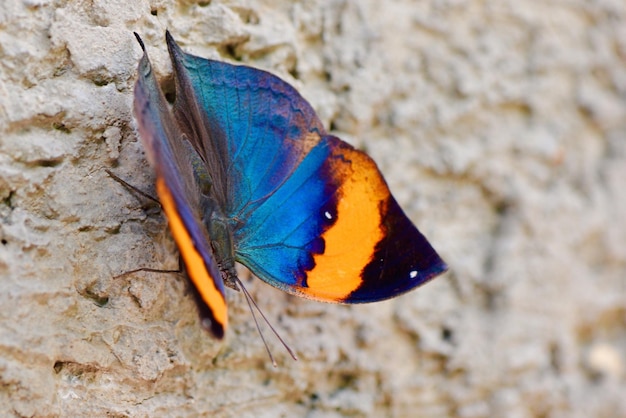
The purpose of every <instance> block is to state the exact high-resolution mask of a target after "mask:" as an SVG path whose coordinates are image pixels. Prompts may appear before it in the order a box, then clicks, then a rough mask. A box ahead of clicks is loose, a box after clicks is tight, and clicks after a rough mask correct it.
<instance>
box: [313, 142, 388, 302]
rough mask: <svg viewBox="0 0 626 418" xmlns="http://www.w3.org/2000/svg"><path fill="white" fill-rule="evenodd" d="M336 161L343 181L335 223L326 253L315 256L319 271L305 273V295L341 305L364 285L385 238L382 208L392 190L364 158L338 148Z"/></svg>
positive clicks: (326, 237) (326, 234)
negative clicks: (366, 270)
mask: <svg viewBox="0 0 626 418" xmlns="http://www.w3.org/2000/svg"><path fill="white" fill-rule="evenodd" d="M332 160H335V161H336V163H337V164H336V165H333V169H335V168H337V169H338V170H336V171H334V172H333V175H334V176H336V178H339V179H340V181H341V186H340V187H339V190H338V192H339V195H340V198H339V200H338V202H337V212H336V217H337V219H336V221H335V223H334V224H333V225H332V226H331V227H330V228H329V229H328V230H326V232H324V234H323V235H322V237H323V238H324V242H325V250H324V253H323V254H318V255H315V256H314V260H315V267H314V268H313V269H312V270H311V271H309V272H308V273H307V279H306V281H307V286H308V287H305V288H303V289H302V290H304V291H305V293H306V294H308V295H309V296H311V297H313V298H316V299H323V300H324V299H325V300H329V299H330V300H334V301H337V302H341V301H343V300H344V299H345V298H347V297H348V296H349V295H350V293H352V292H353V291H355V290H356V289H358V288H359V287H360V286H361V284H362V282H363V279H362V271H363V268H364V267H365V266H366V265H367V264H368V263H369V262H370V260H371V258H372V256H373V255H374V253H375V250H376V245H377V244H378V242H380V241H381V240H382V238H383V237H384V234H385V231H384V230H383V229H381V221H382V218H381V209H382V208H381V206H382V205H383V204H385V202H386V201H387V199H388V198H389V189H388V188H387V185H386V184H385V181H384V180H383V178H382V176H381V174H380V172H379V171H378V167H376V164H375V163H374V161H372V159H371V158H369V157H368V156H367V155H366V154H364V153H362V152H360V151H358V150H355V149H353V148H352V147H350V148H348V147H341V148H339V147H338V148H336V149H335V150H333V156H332V157H331V158H330V159H329V161H332ZM324 215H325V216H331V215H330V214H328V213H326V214H324Z"/></svg>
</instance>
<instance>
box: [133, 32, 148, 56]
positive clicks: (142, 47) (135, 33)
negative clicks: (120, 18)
mask: <svg viewBox="0 0 626 418" xmlns="http://www.w3.org/2000/svg"><path fill="white" fill-rule="evenodd" d="M133 35H135V39H137V42H139V46H141V50H142V51H143V52H144V53H145V52H146V45H144V43H143V39H141V36H139V34H138V33H137V32H133Z"/></svg>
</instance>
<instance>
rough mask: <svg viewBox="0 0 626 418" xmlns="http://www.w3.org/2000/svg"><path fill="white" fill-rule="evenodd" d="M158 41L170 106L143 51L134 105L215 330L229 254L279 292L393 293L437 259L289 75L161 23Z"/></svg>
mask: <svg viewBox="0 0 626 418" xmlns="http://www.w3.org/2000/svg"><path fill="white" fill-rule="evenodd" d="M167 44H168V49H169V53H170V57H171V59H172V64H173V67H174V78H175V82H176V100H175V102H174V104H173V111H171V110H170V109H169V105H168V103H167V102H166V101H165V99H164V97H163V94H162V93H161V91H160V89H159V87H158V85H157V83H156V80H155V78H154V75H153V73H152V70H151V67H150V63H149V61H148V58H147V55H146V54H145V52H144V56H143V58H142V60H141V62H140V64H139V79H138V81H137V84H136V87H135V115H136V117H137V120H138V126H139V133H140V136H141V138H142V141H143V142H144V145H145V147H146V149H147V151H148V157H149V160H150V161H151V163H152V165H153V166H154V168H155V170H156V175H157V192H158V194H159V198H160V200H161V202H162V203H163V202H164V201H165V202H166V203H165V204H164V205H163V206H164V210H165V212H166V215H167V217H168V219H169V221H170V229H171V230H172V234H173V236H174V239H175V240H176V243H177V245H178V247H179V249H180V250H181V255H182V258H183V261H184V264H185V268H186V271H187V274H188V276H189V278H190V279H191V282H192V283H193V285H194V291H195V294H196V296H197V300H198V302H199V307H200V314H201V316H202V317H203V318H204V319H206V321H205V326H207V327H208V328H209V329H210V330H211V331H212V332H213V334H214V335H215V336H217V337H221V336H222V335H223V332H224V329H225V328H226V324H227V315H226V305H225V302H224V297H223V294H224V286H223V284H224V283H226V285H227V286H229V287H232V288H235V289H236V288H237V285H236V272H235V268H234V266H235V261H237V262H240V263H242V264H244V265H245V266H247V267H248V268H249V269H250V270H251V271H252V272H253V273H255V275H257V276H258V277H259V278H261V279H262V280H264V281H265V282H267V283H269V284H271V285H273V286H275V287H277V288H279V289H281V290H284V291H286V292H288V293H292V294H295V295H299V296H303V297H307V298H311V299H316V300H321V301H326V302H339V303H362V302H373V301H377V300H383V299H387V298H390V297H394V296H397V295H399V294H402V293H404V292H407V291H409V290H411V289H413V288H415V287H417V286H419V285H421V284H423V283H425V282H427V281H429V280H430V279H432V278H433V277H435V276H436V275H438V274H440V273H442V272H443V271H445V270H446V265H445V263H444V262H443V261H442V260H441V258H440V257H439V255H438V254H437V253H436V252H435V250H434V249H433V248H432V247H431V245H430V244H429V243H428V241H427V240H426V238H424V236H423V235H422V234H421V233H420V232H419V231H418V230H417V228H416V227H415V226H414V225H413V224H412V222H411V221H410V220H409V219H408V218H407V217H406V215H405V214H404V213H403V211H402V209H401V208H400V206H399V205H398V203H397V202H396V201H395V199H394V198H393V196H392V195H391V193H390V192H389V188H388V187H387V184H386V182H385V180H384V178H383V177H382V174H381V173H380V171H379V170H378V168H377V166H376V164H375V163H374V161H373V160H372V159H371V158H370V157H369V156H367V155H366V154H365V153H363V152H361V151H358V150H356V149H354V148H353V147H352V146H350V145H349V144H347V143H345V142H343V141H341V140H340V139H339V138H337V137H334V136H332V135H329V134H328V133H327V132H326V131H325V129H324V127H323V125H322V123H321V122H320V120H319V119H318V117H317V115H316V114H315V112H314V110H313V109H312V108H311V106H310V105H309V104H308V102H306V100H304V99H303V98H302V97H301V96H300V95H299V93H298V92H297V91H296V90H295V89H294V88H293V87H291V86H290V85H288V84H287V83H285V82H284V81H282V80H280V79H279V78H278V77H276V76H273V75H271V74H270V73H267V72H265V71H261V70H257V69H254V68H251V67H246V66H235V65H231V64H227V63H224V62H220V61H215V60H207V59H204V58H200V57H196V56H193V55H190V54H186V53H184V52H183V51H182V50H181V49H180V48H179V47H178V45H177V44H176V42H175V41H174V40H173V38H172V37H171V36H170V35H169V33H167ZM142 46H143V44H142ZM144 51H145V50H144Z"/></svg>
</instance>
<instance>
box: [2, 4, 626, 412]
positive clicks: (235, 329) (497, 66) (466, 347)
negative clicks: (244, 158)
mask: <svg viewBox="0 0 626 418" xmlns="http://www.w3.org/2000/svg"><path fill="white" fill-rule="evenodd" d="M166 28H169V29H170V30H171V31H172V32H173V34H174V35H175V37H176V38H177V39H178V41H179V42H180V44H181V45H182V46H183V48H184V49H186V50H187V51H190V52H193V53H196V54H199V55H204V56H211V57H217V56H221V57H223V58H225V59H236V60H240V61H243V62H246V63H250V64H252V65H255V66H258V67H262V68H266V69H268V70H270V71H273V72H275V73H277V74H279V75H281V76H283V77H284V78H286V79H287V80H289V81H291V82H292V83H293V84H294V85H295V86H297V87H298V88H299V89H300V90H301V92H302V93H303V95H304V96H305V97H307V98H308V99H309V100H310V101H311V103H312V104H313V106H314V107H315V108H316V109H317V110H318V111H319V114H320V117H321V118H322V119H323V121H324V123H325V124H326V125H327V126H329V127H330V128H331V129H332V130H333V131H335V133H336V134H337V135H339V136H341V137H343V138H344V139H346V140H348V141H350V142H352V143H353V144H355V145H357V146H359V147H362V148H364V149H367V150H368V152H369V153H370V154H371V155H372V156H373V157H374V158H375V159H376V160H377V161H378V162H379V164H380V166H381V168H382V170H383V172H384V173H385V174H386V176H387V179H388V181H389V183H390V185H391V187H392V190H393V191H394V193H395V194H396V197H397V198H398V200H399V201H400V203H401V204H402V205H403V206H404V207H405V208H406V210H407V213H408V214H409V215H410V217H411V218H412V219H414V220H415V222H416V223H417V224H418V226H419V227H420V228H421V229H422V231H423V232H424V233H425V234H426V235H427V236H428V237H429V238H430V239H431V241H432V242H433V243H434V245H435V247H436V248H437V249H439V250H440V252H441V253H442V255H443V256H444V258H445V259H446V260H447V261H448V262H449V264H450V267H451V271H450V272H449V273H448V274H446V275H445V276H444V277H442V278H439V279H438V280H436V281H434V282H433V283H431V284H429V285H427V286H425V287H424V288H423V289H420V290H419V291H417V292H414V293H411V294H408V295H405V296H403V297H400V298H398V299H395V300H392V301H388V302H384V303H379V304H373V305H367V306H356V307H345V306H334V305H327V304H320V303H316V302H310V301H306V300H300V299H297V298H294V297H290V296H287V295H284V294H283V293H281V292H280V291H277V290H274V289H272V288H270V287H269V286H266V285H264V284H263V283H262V282H260V281H259V280H256V279H254V280H251V281H249V282H247V283H249V284H248V286H249V288H250V289H251V291H252V293H253V294H254V295H255V296H256V299H257V300H258V302H259V304H260V305H261V306H262V308H263V310H264V311H265V313H266V315H267V316H268V317H269V318H271V320H272V322H273V323H274V324H275V326H276V327H277V328H278V329H279V330H280V332H281V333H282V335H283V337H284V338H285V339H286V340H287V341H289V342H290V344H291V346H292V347H293V348H294V349H295V350H296V351H297V352H298V354H299V357H300V360H299V361H298V362H293V361H292V360H290V358H289V357H288V356H287V355H286V353H285V351H284V350H283V349H282V348H281V347H280V346H279V345H278V344H277V343H276V342H275V340H274V339H272V338H271V337H270V345H271V347H272V350H273V352H274V355H275V356H276V357H277V359H278V363H279V366H278V368H273V367H272V366H271V364H270V362H269V361H268V359H267V356H266V353H265V351H264V348H263V345H262V344H261V341H260V339H259V337H258V335H257V333H256V331H255V329H254V325H253V322H252V321H251V318H250V314H249V313H248V312H247V306H246V304H245V301H244V300H243V299H242V297H241V296H240V295H239V294H235V293H234V292H231V293H229V295H228V300H229V303H230V315H231V323H232V326H231V328H230V329H229V331H228V335H227V338H226V339H225V341H224V342H222V343H220V342H216V341H214V340H212V339H211V338H210V337H209V336H208V335H207V334H206V333H204V332H203V331H202V330H201V329H200V327H199V325H198V320H197V317H196V313H195V310H194V309H195V308H194V305H193V302H192V300H191V299H190V296H189V295H188V293H187V291H186V286H185V282H184V281H183V280H182V278H180V277H177V276H175V275H162V274H161V275H159V274H147V273H146V274H137V275H133V276H132V277H124V278H118V279H114V278H113V277H114V276H115V275H117V274H119V273H121V272H124V271H128V270H131V269H134V268H137V267H140V266H150V267H160V268H175V267H176V265H177V255H176V250H175V248H174V245H173V243H172V241H171V238H170V237H169V234H168V232H167V226H166V222H165V220H164V218H163V216H162V215H161V214H160V213H159V211H158V210H153V209H151V208H146V207H142V205H144V206H145V204H144V203H145V202H142V201H140V200H138V199H136V198H135V197H134V196H133V195H131V194H129V193H128V192H127V191H126V190H124V189H123V188H121V187H120V185H119V184H117V183H116V182H114V181H112V180H111V179H110V178H109V177H108V176H107V175H106V174H105V172H104V169H106V168H109V169H112V170H113V171H115V172H116V173H117V174H118V175H120V176H122V177H124V178H127V179H132V180H131V181H132V183H133V184H134V185H136V186H137V187H139V188H142V189H144V190H148V191H150V190H153V189H152V186H151V182H152V175H151V170H150V169H149V167H148V166H147V163H146V161H145V157H144V154H143V150H142V147H141V144H140V143H139V141H138V139H137V134H136V132H135V125H134V121H133V117H132V113H131V103H132V87H133V83H134V80H135V71H136V65H137V61H138V59H139V57H140V49H139V47H138V45H137V44H136V42H135V40H134V39H133V36H132V31H137V32H139V33H140V34H142V36H143V37H144V40H145V41H146V44H147V46H148V49H149V52H150V54H151V57H152V60H153V62H154V65H155V67H156V69H157V72H158V74H159V76H160V77H162V79H163V80H165V86H166V87H167V76H168V74H169V71H170V67H169V64H168V62H167V55H166V49H165V43H164V30H165V29H166ZM0 56H1V60H0V239H1V245H0V415H2V416H37V417H41V416H105V415H108V416H119V417H122V416H133V417H134V416H224V417H226V416H237V417H241V416H259V417H264V416H266V417H277V416H309V417H322V416H324V417H334V416H394V417H405V416H406V417H408V416H419V417H428V416H433V417H443V416H459V417H468V418H469V417H494V416H508V417H591V416H594V417H619V416H626V396H625V394H626V192H625V188H626V142H625V141H626V3H625V2H623V0H595V1H586V0H561V1H551V2H520V1H515V0H508V1H506V0H501V1H476V0H453V1H452V0H449V1H445V0H444V1H437V0H428V1H419V2H417V1H414V2H413V1H408V0H399V1H393V2H381V1H376V0H368V1H356V0H354V1H348V0H345V1H342V0H333V1H323V0H317V1H309V0H306V1H304V0H302V1H297V2H292V1H289V0H275V1H270V0H265V1H262V2H253V1H246V0H235V1H223V2H221V1H192V0H181V1H169V0H152V1H148V0H108V1H105V0H90V1H87V0H84V1H70V0H24V1H19V0H4V1H3V4H2V7H0ZM243 274H244V275H245V273H243ZM268 337H269V335H268Z"/></svg>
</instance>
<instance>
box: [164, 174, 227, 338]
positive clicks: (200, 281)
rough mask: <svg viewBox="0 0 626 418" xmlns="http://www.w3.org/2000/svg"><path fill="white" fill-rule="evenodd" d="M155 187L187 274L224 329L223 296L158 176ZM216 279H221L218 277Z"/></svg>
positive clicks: (224, 303)
mask: <svg viewBox="0 0 626 418" xmlns="http://www.w3.org/2000/svg"><path fill="white" fill-rule="evenodd" d="M156 189H157V194H158V195H159V200H160V201H161V205H163V210H164V211H165V214H166V215H167V219H168V221H169V227H170V231H172V236H173V237H174V241H176V245H177V246H178V249H179V251H180V254H181V255H182V257H183V260H184V262H185V267H186V268H187V274H188V275H189V278H190V279H191V281H192V282H193V284H194V285H195V286H196V289H198V293H200V296H201V297H202V300H203V301H204V302H205V303H206V304H207V306H208V307H209V308H210V309H211V311H212V313H213V317H214V319H215V320H216V321H217V322H219V323H220V324H221V325H222V327H223V328H224V330H226V328H227V326H228V312H227V310H226V301H225V300H224V296H223V295H222V293H221V292H220V291H219V289H218V288H217V287H215V282H214V280H213V278H212V277H211V274H210V273H209V272H208V271H207V268H206V266H205V264H204V260H203V259H202V256H201V255H200V253H198V250H196V248H195V246H194V244H193V241H192V240H191V236H190V235H189V233H188V232H187V229H186V228H185V225H184V224H183V221H182V219H181V218H180V216H179V215H178V212H177V211H176V203H175V202H174V199H173V198H172V195H171V194H170V191H169V189H168V188H167V186H166V185H165V181H164V180H163V179H162V178H160V177H159V178H158V179H157V182H156ZM216 279H217V280H221V278H220V277H218V278H216Z"/></svg>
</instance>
